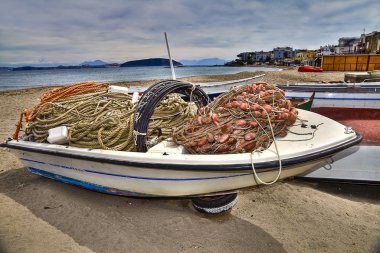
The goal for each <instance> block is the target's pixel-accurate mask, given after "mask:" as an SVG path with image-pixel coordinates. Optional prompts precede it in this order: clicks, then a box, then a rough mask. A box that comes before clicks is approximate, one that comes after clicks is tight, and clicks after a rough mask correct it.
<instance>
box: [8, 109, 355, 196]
mask: <svg viewBox="0 0 380 253" xmlns="http://www.w3.org/2000/svg"><path fill="white" fill-rule="evenodd" d="M299 116H300V118H302V119H304V120H307V124H308V125H309V126H311V125H319V126H318V129H317V130H316V131H315V133H314V137H312V138H310V134H308V133H310V132H314V129H312V128H311V127H307V128H302V127H301V126H300V125H295V126H291V127H290V130H291V131H292V132H297V133H298V134H291V133H289V134H288V135H287V136H286V137H284V138H278V139H277V146H278V150H279V154H280V157H281V161H282V164H283V168H282V173H281V176H280V178H287V177H291V176H295V175H298V174H300V173H303V172H305V171H307V170H309V169H314V168H316V167H318V166H320V165H321V164H324V163H325V162H326V161H325V159H327V158H328V157H330V156H332V155H334V154H335V153H336V152H339V151H341V150H344V149H346V148H348V147H350V146H352V145H355V144H357V143H358V142H360V140H361V137H360V136H358V135H357V134H356V133H355V132H347V131H346V128H345V126H344V125H342V124H340V123H338V122H336V121H333V120H331V119H328V118H326V117H324V116H321V115H318V114H315V113H312V112H308V111H302V110H300V114H299ZM299 134H300V135H299ZM305 134H306V135H305ZM305 136H306V137H305ZM2 146H5V147H7V148H10V149H11V150H12V151H13V152H15V154H16V155H17V156H18V157H19V158H20V159H21V161H22V162H23V163H24V164H25V166H26V167H28V168H29V169H30V171H32V172H33V173H37V174H40V175H42V176H46V177H50V178H53V179H56V180H59V181H63V182H66V183H71V184H75V185H79V186H83V187H86V188H89V189H93V190H98V191H104V192H107V193H114V194H123V195H142V196H144V195H145V196H192V195H204V194H209V193H216V192H224V191H233V190H236V189H239V188H244V187H249V186H254V185H257V184H258V183H257V181H256V178H255V177H254V176H253V171H252V166H251V158H252V161H253V162H254V164H255V168H256V171H257V172H258V175H259V178H260V179H261V180H264V181H266V182H270V181H273V180H274V179H275V178H276V176H277V173H278V170H279V168H278V164H279V163H278V156H277V153H276V149H275V147H274V144H272V145H271V146H270V147H269V148H268V149H267V150H265V151H263V152H255V153H254V154H252V155H251V154H250V153H242V154H228V155H194V154H187V153H186V152H185V150H184V148H183V147H182V146H178V145H175V144H173V143H171V142H166V141H165V142H161V143H160V144H158V145H156V146H154V147H153V148H151V149H150V150H148V152H146V153H140V152H123V151H111V150H100V149H93V150H91V149H83V148H75V147H66V146H62V145H53V144H46V143H33V142H28V141H21V140H19V141H15V140H12V141H8V142H7V143H5V144H3V145H2Z"/></svg>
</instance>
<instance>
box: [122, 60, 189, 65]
mask: <svg viewBox="0 0 380 253" xmlns="http://www.w3.org/2000/svg"><path fill="white" fill-rule="evenodd" d="M173 65H174V66H182V63H180V62H177V61H174V60H173ZM148 66H170V63H169V59H165V58H150V59H142V60H135V61H127V62H124V63H123V64H121V65H120V67H148Z"/></svg>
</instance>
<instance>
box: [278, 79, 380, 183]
mask: <svg viewBox="0 0 380 253" xmlns="http://www.w3.org/2000/svg"><path fill="white" fill-rule="evenodd" d="M277 87H279V88H280V89H283V90H284V91H285V94H286V96H285V97H286V98H288V99H290V100H302V99H305V98H308V97H310V96H311V95H312V93H313V92H315V96H314V100H313V105H312V108H311V111H313V112H316V113H319V114H322V115H324V116H326V117H329V118H331V119H334V120H336V121H338V122H340V123H342V124H344V125H347V126H350V127H352V128H353V129H354V130H355V131H358V132H359V133H361V134H362V135H363V142H362V143H361V144H360V145H359V146H357V147H352V148H350V149H347V150H345V151H344V152H343V153H345V154H346V155H343V156H342V153H341V154H340V155H337V156H334V157H332V159H331V162H330V164H329V165H328V166H324V167H321V168H320V169H318V170H314V171H312V172H309V173H306V174H305V175H304V176H305V177H310V178H325V179H338V180H359V181H372V182H380V170H379V167H378V164H379V163H380V132H379V131H378V129H380V83H379V82H363V83H328V84H321V83H298V84H294V85H277Z"/></svg>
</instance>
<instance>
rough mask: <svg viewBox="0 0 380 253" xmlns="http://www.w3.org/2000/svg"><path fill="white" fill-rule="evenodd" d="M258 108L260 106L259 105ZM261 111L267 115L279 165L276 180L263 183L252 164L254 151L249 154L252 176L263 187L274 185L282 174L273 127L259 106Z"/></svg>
mask: <svg viewBox="0 0 380 253" xmlns="http://www.w3.org/2000/svg"><path fill="white" fill-rule="evenodd" d="M259 106H260V105H259ZM260 107H261V109H263V110H264V111H265V112H266V114H267V118H268V122H269V126H270V131H271V132H272V136H273V142H274V147H275V149H276V154H277V158H278V163H279V168H278V174H277V176H276V178H275V179H274V180H273V181H272V182H265V181H263V180H262V179H260V178H259V175H258V174H257V173H256V169H255V165H254V164H253V152H255V151H252V152H251V166H252V171H253V175H254V176H255V179H256V180H257V181H259V183H261V184H265V185H271V184H274V183H276V182H277V181H278V179H279V178H280V175H281V172H282V162H281V157H280V152H279V151H278V147H277V142H276V138H275V136H274V131H273V127H272V123H271V120H270V118H269V113H268V112H267V111H266V110H265V109H264V108H263V107H262V106H260Z"/></svg>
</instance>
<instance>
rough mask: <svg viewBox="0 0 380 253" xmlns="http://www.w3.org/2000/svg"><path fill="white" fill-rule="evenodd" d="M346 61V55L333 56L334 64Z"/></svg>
mask: <svg viewBox="0 0 380 253" xmlns="http://www.w3.org/2000/svg"><path fill="white" fill-rule="evenodd" d="M345 61H346V57H345V56H344V55H343V56H340V55H339V56H335V61H334V63H335V64H342V63H344V62H345Z"/></svg>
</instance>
